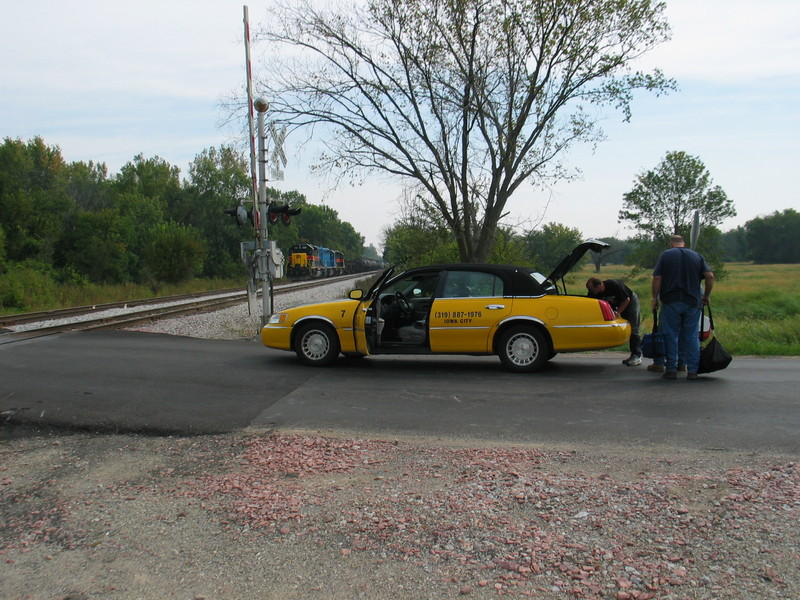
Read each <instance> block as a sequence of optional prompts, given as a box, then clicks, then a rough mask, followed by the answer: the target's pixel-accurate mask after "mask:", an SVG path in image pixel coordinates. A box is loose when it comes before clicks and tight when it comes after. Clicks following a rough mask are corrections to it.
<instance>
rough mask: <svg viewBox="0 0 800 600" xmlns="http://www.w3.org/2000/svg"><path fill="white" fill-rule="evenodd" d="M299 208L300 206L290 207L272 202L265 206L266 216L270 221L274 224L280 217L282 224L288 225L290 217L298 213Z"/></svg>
mask: <svg viewBox="0 0 800 600" xmlns="http://www.w3.org/2000/svg"><path fill="white" fill-rule="evenodd" d="M301 210H302V209H301V208H292V207H290V206H289V205H288V204H275V203H274V202H272V203H270V204H269V206H268V207H267V218H268V219H269V222H270V223H273V224H275V223H277V222H278V220H279V219H280V220H281V221H282V222H283V224H284V225H288V224H289V223H290V222H291V220H292V217H293V216H295V215H299V214H300V212H301Z"/></svg>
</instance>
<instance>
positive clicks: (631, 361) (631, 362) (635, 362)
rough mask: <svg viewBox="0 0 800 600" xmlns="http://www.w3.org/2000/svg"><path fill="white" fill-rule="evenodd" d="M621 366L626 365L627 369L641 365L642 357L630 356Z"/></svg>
mask: <svg viewBox="0 0 800 600" xmlns="http://www.w3.org/2000/svg"><path fill="white" fill-rule="evenodd" d="M622 364H623V365H628V366H629V367H638V366H639V365H640V364H642V357H641V356H638V355H636V354H631V355H630V356H629V357H628V358H626V359H625V360H623V361H622Z"/></svg>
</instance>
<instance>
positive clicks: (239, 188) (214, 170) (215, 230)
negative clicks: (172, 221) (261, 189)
mask: <svg viewBox="0 0 800 600" xmlns="http://www.w3.org/2000/svg"><path fill="white" fill-rule="evenodd" d="M189 181H190V184H189V186H188V188H186V189H185V190H184V196H185V198H186V199H187V200H188V202H187V205H186V207H185V210H184V219H183V221H182V223H183V224H184V225H191V226H193V227H196V228H197V229H198V230H200V231H201V232H202V235H203V237H204V238H205V241H206V247H207V249H208V255H207V256H206V260H205V262H204V263H203V272H202V275H203V276H205V277H232V276H235V275H241V274H242V273H243V272H244V265H243V264H242V261H241V259H240V258H239V253H240V249H239V244H240V242H241V241H242V240H244V239H247V238H249V239H252V238H253V237H254V233H253V229H252V228H250V227H241V228H240V227H237V226H236V225H235V224H234V221H233V219H230V218H229V217H226V216H225V210H228V209H231V208H234V207H235V206H237V205H238V204H239V200H240V199H242V198H247V197H248V194H249V191H250V185H251V184H250V177H249V176H248V165H247V163H246V161H245V159H244V156H242V155H241V154H240V153H238V152H237V151H235V150H234V149H233V148H230V147H228V146H222V147H220V148H209V149H206V150H204V151H203V152H202V153H200V154H199V155H197V156H196V157H195V159H194V161H193V162H192V164H190V165H189Z"/></svg>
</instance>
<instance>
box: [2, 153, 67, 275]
mask: <svg viewBox="0 0 800 600" xmlns="http://www.w3.org/2000/svg"><path fill="white" fill-rule="evenodd" d="M66 181H67V165H66V163H65V162H64V159H63V158H62V156H61V149H60V148H58V146H48V145H46V144H45V143H44V140H43V139H42V138H39V137H36V138H34V139H32V140H30V141H29V142H27V143H26V142H23V141H21V140H12V139H10V138H5V139H4V140H3V144H2V145H0V223H2V224H3V225H2V226H3V230H4V232H5V253H6V255H7V258H8V260H9V261H12V262H22V261H25V260H35V261H39V262H41V263H43V264H49V263H50V261H51V260H52V257H53V250H54V246H55V243H56V240H57V237H58V235H59V232H60V230H61V227H62V223H63V221H64V219H65V218H66V217H67V216H68V215H69V214H70V213H71V212H72V209H73V206H74V203H73V202H72V200H71V198H70V197H69V195H68V194H67V192H66Z"/></svg>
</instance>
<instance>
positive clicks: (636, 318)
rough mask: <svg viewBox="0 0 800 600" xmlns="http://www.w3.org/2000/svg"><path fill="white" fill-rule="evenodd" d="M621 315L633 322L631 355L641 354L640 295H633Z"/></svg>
mask: <svg viewBox="0 0 800 600" xmlns="http://www.w3.org/2000/svg"><path fill="white" fill-rule="evenodd" d="M619 316H620V317H622V318H623V319H626V320H627V321H628V322H629V323H630V324H631V339H630V345H631V356H634V355H635V356H641V355H642V336H641V333H640V332H639V328H640V327H641V322H642V315H641V311H640V310H639V297H638V296H637V295H636V294H634V295H633V297H632V298H631V301H630V303H629V304H628V306H626V307H625V310H623V311H622V313H621V314H620V315H619Z"/></svg>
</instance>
